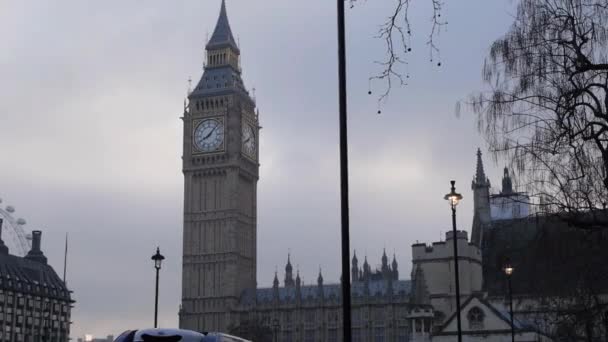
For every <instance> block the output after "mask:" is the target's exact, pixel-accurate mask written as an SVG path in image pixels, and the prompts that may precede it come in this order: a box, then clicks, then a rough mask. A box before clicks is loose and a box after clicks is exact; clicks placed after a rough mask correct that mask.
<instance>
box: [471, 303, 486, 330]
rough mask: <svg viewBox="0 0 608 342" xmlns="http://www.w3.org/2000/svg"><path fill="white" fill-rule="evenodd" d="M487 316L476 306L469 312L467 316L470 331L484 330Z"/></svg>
mask: <svg viewBox="0 0 608 342" xmlns="http://www.w3.org/2000/svg"><path fill="white" fill-rule="evenodd" d="M485 316H486V315H485V314H484V313H483V311H482V310H481V309H480V308H478V307H476V306H475V307H473V308H472V309H471V310H469V313H468V314H467V318H468V320H469V329H472V330H480V329H483V321H484V318H485Z"/></svg>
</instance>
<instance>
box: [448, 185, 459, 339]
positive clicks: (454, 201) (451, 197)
mask: <svg viewBox="0 0 608 342" xmlns="http://www.w3.org/2000/svg"><path fill="white" fill-rule="evenodd" d="M450 183H451V184H452V189H451V191H450V193H449V194H447V195H445V196H444V199H446V200H447V201H448V202H449V203H450V208H452V240H454V272H455V273H454V274H455V275H454V279H455V280H456V323H457V325H458V342H462V325H461V322H460V280H459V275H460V273H459V271H458V234H457V231H456V206H457V205H458V203H459V202H460V201H461V200H462V195H461V194H459V193H457V192H456V187H455V185H456V181H451V182H450Z"/></svg>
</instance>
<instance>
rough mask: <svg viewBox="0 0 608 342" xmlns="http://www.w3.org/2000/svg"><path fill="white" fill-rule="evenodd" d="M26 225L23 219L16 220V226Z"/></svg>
mask: <svg viewBox="0 0 608 342" xmlns="http://www.w3.org/2000/svg"><path fill="white" fill-rule="evenodd" d="M26 223H27V222H26V221H25V219H22V218H18V219H17V224H18V225H20V226H23V225H25V224H26Z"/></svg>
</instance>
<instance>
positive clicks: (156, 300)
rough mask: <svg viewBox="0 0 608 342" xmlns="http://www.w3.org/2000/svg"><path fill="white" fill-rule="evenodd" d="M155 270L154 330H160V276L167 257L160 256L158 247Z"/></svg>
mask: <svg viewBox="0 0 608 342" xmlns="http://www.w3.org/2000/svg"><path fill="white" fill-rule="evenodd" d="M152 260H154V268H155V269H156V295H155V297H154V328H158V274H159V271H160V267H161V266H162V263H163V260H165V257H164V256H163V255H162V254H160V247H156V254H154V255H153V256H152Z"/></svg>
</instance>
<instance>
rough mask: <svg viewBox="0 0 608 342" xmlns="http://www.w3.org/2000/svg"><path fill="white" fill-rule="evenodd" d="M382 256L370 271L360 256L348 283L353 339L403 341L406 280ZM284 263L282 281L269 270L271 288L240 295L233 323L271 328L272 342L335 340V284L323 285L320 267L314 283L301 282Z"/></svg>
mask: <svg viewBox="0 0 608 342" xmlns="http://www.w3.org/2000/svg"><path fill="white" fill-rule="evenodd" d="M386 260H387V258H386V255H384V257H383V263H382V268H381V269H380V270H376V271H374V272H372V271H371V269H370V267H369V264H368V263H367V260H365V262H364V264H363V268H362V269H361V270H362V271H363V270H365V271H363V274H362V275H361V276H360V277H356V279H354V280H353V282H352V305H353V315H352V323H353V330H352V331H353V341H409V338H410V332H411V325H410V322H409V319H408V316H407V315H408V313H409V302H410V298H409V295H410V287H411V282H410V281H406V280H398V279H397V278H396V275H397V274H398V271H397V263H396V261H395V260H394V259H393V264H392V265H390V266H389V265H388V262H386ZM356 264H357V258H356V256H355V257H354V258H353V265H356ZM290 266H291V263H290V261H288V264H287V266H286V267H285V269H286V272H285V274H286V277H285V281H284V284H283V285H284V286H279V277H278V275H275V279H274V281H273V287H271V288H260V289H256V290H255V291H250V292H248V293H245V294H244V296H243V298H242V301H241V307H240V309H239V311H240V313H241V314H240V317H239V321H238V322H237V321H235V322H234V323H235V325H238V324H239V323H240V322H244V321H253V322H257V323H258V324H261V325H263V326H266V327H269V328H270V329H271V330H275V331H274V332H273V334H274V335H276V336H277V340H278V341H303V342H312V341H315V342H316V341H330V342H333V341H336V342H337V341H341V340H342V338H341V333H342V331H341V329H342V309H341V304H342V301H341V285H340V284H325V283H324V281H323V275H322V274H321V271H319V275H318V277H317V284H316V285H302V283H301V279H300V276H299V274H297V275H296V277H295V279H293V278H292V277H290V276H289V270H290V269H291V267H290Z"/></svg>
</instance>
